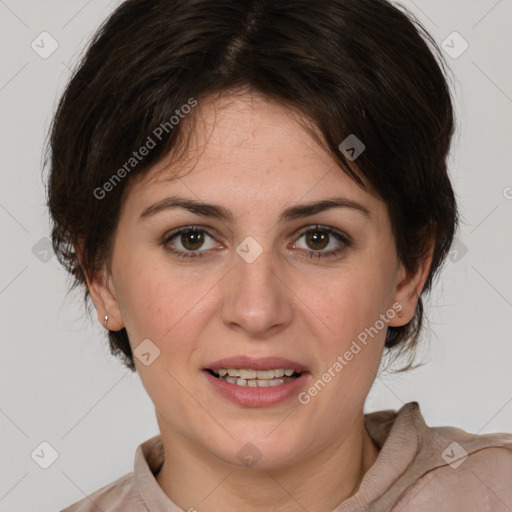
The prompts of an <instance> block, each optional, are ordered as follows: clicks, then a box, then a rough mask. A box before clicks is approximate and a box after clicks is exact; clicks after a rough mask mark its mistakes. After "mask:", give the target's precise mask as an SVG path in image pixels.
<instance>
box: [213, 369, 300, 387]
mask: <svg viewBox="0 0 512 512" xmlns="http://www.w3.org/2000/svg"><path fill="white" fill-rule="evenodd" d="M206 370H207V371H208V373H209V374H210V375H212V376H213V377H215V378H217V379H219V380H223V381H224V382H228V383H229V384H234V385H236V386H241V387H249V388H269V387H274V386H280V385H282V384H285V383H287V382H292V381H294V380H295V379H297V378H299V377H300V376H301V375H302V372H300V371H296V370H294V369H293V368H276V369H268V370H253V369H250V368H219V369H217V370H212V369H209V368H207V369H206Z"/></svg>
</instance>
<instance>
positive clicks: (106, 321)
mask: <svg viewBox="0 0 512 512" xmlns="http://www.w3.org/2000/svg"><path fill="white" fill-rule="evenodd" d="M107 323H108V315H105V322H104V325H105V329H107Z"/></svg>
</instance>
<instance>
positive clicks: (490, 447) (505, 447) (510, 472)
mask: <svg viewBox="0 0 512 512" xmlns="http://www.w3.org/2000/svg"><path fill="white" fill-rule="evenodd" d="M421 437H422V439H421V448H420V450H419V452H418V455H417V459H416V461H415V469H416V470H418V471H417V476H418V478H417V479H416V480H415V481H413V482H412V485H410V486H409V487H408V488H407V491H406V492H405V493H404V494H403V495H402V496H401V497H400V499H399V501H398V502H397V503H396V505H395V508H393V510H402V511H403V512H419V511H424V510H436V512H445V511H446V512H448V511H450V512H454V511H459V510H460V511H463V510H464V511H466V510H478V511H479V512H502V511H506V510H512V434H507V433H496V434H483V435H476V434H471V433H469V432H466V431H465V430H462V429H459V428H455V427H427V429H426V431H424V435H423V436H421ZM411 469H413V470H414V468H411Z"/></svg>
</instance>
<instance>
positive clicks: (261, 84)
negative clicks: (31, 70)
mask: <svg viewBox="0 0 512 512" xmlns="http://www.w3.org/2000/svg"><path fill="white" fill-rule="evenodd" d="M436 57H439V54H438V50H437V48H436V46H435V43H434V42H433V41H432V39H431V38H430V36H429V35H428V34H427V33H426V32H425V31H424V29H422V28H421V26H420V25H419V24H417V23H416V22H414V21H413V20H412V18H411V17H410V16H408V15H407V14H405V13H404V12H402V11H400V10H399V9H397V8H396V7H394V6H392V5H391V4H389V3H388V2H386V1H384V0H320V1H314V2H313V1H311V0H294V1H293V2H292V1H286V0H278V1H275V0H274V1H272V2H270V1H269V2H265V1H253V2H242V1H236V0H221V1H215V2H214V1H213V0H188V1H184V0H175V1H169V0H152V1H149V0H129V1H127V2H124V3H123V4H122V5H121V6H120V7H119V8H118V9H117V10H116V11H115V12H114V14H113V15H112V16H111V17H110V18H109V19H108V20H107V21H106V23H105V24H104V25H103V26H102V27H101V29H100V30H99V32H98V33H97V35H96V36H95V38H94V40H93V42H92V44H91V46H90V48H89V49H88V51H87V53H86V55H85V57H84V59H83V61H82V62H81V64H80V66H79V68H78V70H77V71H76V73H75V74H74V76H73V78H72V80H71V82H70V84H69V85H68V87H67V89H66V91H65V93H64V95H63V98H62V100H61V102H60V104H59V107H58V111H57V113H56V116H55V119H54V123H53V127H52V134H51V141H50V146H51V147H50V149H51V158H50V175H49V180H48V204H49V208H50V212H51V216H52V220H53V232H52V236H53V243H54V248H55V250H56V253H57V255H58V257H59V260H60V261H61V262H62V263H63V265H65V267H66V268H67V269H68V270H69V272H70V273H71V274H72V276H74V279H75V282H74V284H75V285H78V286H83V287H84V291H85V298H86V299H88V298H89V297H90V298H91V299H92V301H93V303H94V306H95V308H96V311H97V315H98V319H99V321H100V322H101V323H102V324H103V325H104V327H105V329H106V330H107V331H108V336H109V340H110V346H111V349H112V352H113V353H114V354H116V355H118V356H119V357H120V358H121V359H122V360H123V362H124V364H125V365H126V366H127V367H128V368H130V369H131V370H132V371H137V372H138V373H139V375H140V378H141V380H142V383H143V385H144V387H145V389H146V391H147V392H148V394H149V396H150V398H151V400H152V401H153V403H154V405H155V412H156V417H157V421H158V425H159V430H160V435H158V436H155V437H153V438H151V439H149V440H147V441H146V442H144V443H142V444H141V446H139V448H138V450H137V453H136V458H135V468H134V472H132V473H130V474H128V475H126V476H124V477H122V478H120V479H119V480H117V481H116V482H113V483H111V484H109V485H107V486H105V487H104V488H102V489H100V490H98V491H97V492H96V493H94V494H92V495H91V496H89V497H87V498H85V499H84V500H82V501H81V502H79V503H77V504H75V505H72V506H70V507H69V508H67V509H66V511H74V512H84V511H92V510H102V511H104V512H106V511H114V510H130V511H131V512H132V511H133V512H137V511H152V512H153V511H157V510H158V511H160V510H166V511H172V510H176V511H179V510H188V511H194V510H198V511H201V512H203V511H206V512H207V511H220V510H223V511H225V510H229V511H230V510H247V511H263V510H264V511H268V510H276V511H284V512H287V511H299V510H308V511H311V512H313V511H318V512H325V511H333V510H336V511H356V510H368V511H370V510H371V511H389V510H395V511H398V510H403V511H419V510H422V511H424V510H450V511H453V510H478V511H491V510H492V511H494V510H496V511H498V510H504V508H503V507H509V508H510V507H512V486H511V485H510V484H511V483H512V476H511V475H512V435H510V434H488V435H473V434H470V433H467V432H465V431H463V430H461V429H457V428H452V427H436V428H431V427H428V426H427V425H426V424H425V422H424V420H423V417H422V415H421V412H420V409H419V405H418V404H417V403H416V402H411V403H408V404H406V405H405V406H404V407H402V408H401V409H400V410H399V411H390V410H388V411H378V412H374V413H370V414H366V415H365V414H364V413H363V410H364V403H365V400H366V397H367V395H368V393H369V391H370V388H371V387H372V384H373V382H374V380H375V377H376V372H377V370H378V368H379V365H380V362H381V358H382V356H383V353H384V351H385V350H386V351H391V353H396V354H402V355H403V354H409V356H410V364H409V365H408V366H407V367H405V368H404V369H407V368H408V367H410V366H411V364H412V360H413V356H414V349H415V347H416V344H417V341H418V337H419V334H420V332H421V327H422V313H423V307H422V298H421V296H422V294H425V293H426V292H428V291H429V290H430V288H431V286H432V283H433V280H434V278H435V277H436V275H437V273H438V272H439V269H440V268H441V265H442V263H443V261H444V259H445V257H446V255H447V253H448V251H449V249H450V245H451V243H452V240H453V236H454V232H455V230H456V227H457V221H458V215H457V208H456V201H455V197H454V193H453V189H452V186H451V183H450V180H449V177H448V173H447V168H446V157H447V153H448V150H449V147H450V141H451V137H452V133H453V126H454V120H453V110H452V103H451V99H450V92H449V88H448V86H447V83H446V79H445V76H444V73H443V69H442V64H441V60H442V59H437V58H436ZM500 507H501V508H500ZM505 509H506V508H505Z"/></svg>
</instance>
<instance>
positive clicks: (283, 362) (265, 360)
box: [205, 356, 307, 373]
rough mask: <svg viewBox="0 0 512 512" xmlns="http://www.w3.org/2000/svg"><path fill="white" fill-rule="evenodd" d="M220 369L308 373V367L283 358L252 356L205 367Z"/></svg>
mask: <svg viewBox="0 0 512 512" xmlns="http://www.w3.org/2000/svg"><path fill="white" fill-rule="evenodd" d="M220 368H225V369H229V368H236V369H247V370H276V369H279V368H281V369H284V370H287V369H291V370H295V371H296V372H297V373H301V372H304V371H307V368H306V366H304V365H303V364H301V363H298V362H297V361H291V360H290V359H285V358H282V357H250V356H234V357H226V358H224V359H219V360H218V361H215V362H213V363H210V364H207V365H206V366H205V369H206V370H214V371H217V370H219V369H220Z"/></svg>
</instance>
